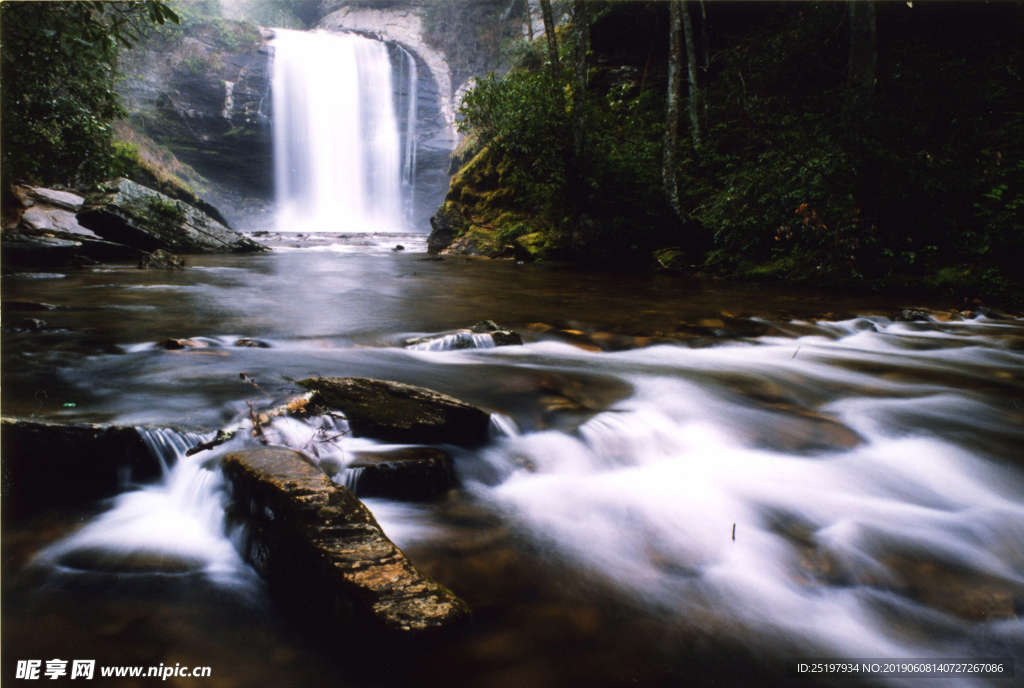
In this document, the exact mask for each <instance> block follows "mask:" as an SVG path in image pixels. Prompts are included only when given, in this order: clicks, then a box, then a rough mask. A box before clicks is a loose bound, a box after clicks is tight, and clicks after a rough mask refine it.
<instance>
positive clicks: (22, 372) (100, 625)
mask: <svg viewBox="0 0 1024 688" xmlns="http://www.w3.org/2000/svg"><path fill="white" fill-rule="evenodd" d="M276 238H277V237H275V236H271V237H261V240H262V241H264V242H266V243H268V245H271V246H273V245H275V244H274V240H275V239H276ZM410 238H412V237H410ZM332 241H333V243H332ZM398 241H399V242H402V241H405V240H404V239H399V240H398ZM282 243H290V245H291V250H286V251H274V252H273V253H269V254H259V255H227V256H196V257H190V258H189V259H188V260H187V267H186V269H185V270H181V271H160V272H152V271H141V270H136V269H133V268H129V267H123V266H119V265H105V266H100V267H98V268H93V269H85V270H77V271H74V272H69V273H67V274H49V275H47V276H46V277H47V278H45V279H22V278H18V277H11V278H5V280H4V294H3V298H4V301H3V312H4V316H5V317H4V325H3V328H4V333H3V336H4V347H3V354H2V355H3V371H4V383H5V384H4V398H3V401H4V411H5V415H7V416H20V417H34V418H37V419H45V420H51V421H65V422H109V423H117V424H119V425H135V426H139V427H140V432H142V434H143V438H144V440H145V441H146V443H147V445H148V446H149V447H150V450H151V452H152V453H153V455H154V456H155V457H157V458H159V460H160V461H162V462H163V465H164V472H163V476H162V478H161V479H159V480H158V481H156V482H151V483H148V484H142V485H138V484H134V483H133V482H132V480H131V476H125V478H126V480H125V490H124V492H123V493H122V494H120V495H119V496H117V497H115V498H113V499H112V500H109V501H107V502H104V503H100V504H96V505H94V506H91V507H68V508H67V509H57V510H49V511H46V512H44V513H42V514H38V515H36V516H34V517H32V518H30V519H26V520H21V521H17V522H10V521H5V523H4V546H5V556H4V569H3V574H4V576H3V578H4V602H5V604H4V612H3V613H4V623H5V625H6V629H5V630H6V633H5V641H6V645H7V648H6V654H7V657H9V658H23V659H28V658H45V659H49V658H51V657H62V658H63V657H68V658H71V657H72V656H73V657H75V658H78V657H88V658H92V657H95V658H97V659H99V660H101V663H103V662H106V663H108V664H133V663H135V664H139V665H142V664H153V665H155V664H158V663H164V664H173V663H175V662H181V663H186V662H187V663H189V664H193V665H209V666H211V667H212V668H213V676H214V677H215V678H219V684H221V685H382V684H394V685H444V686H449V685H451V686H498V685H506V684H507V683H508V682H511V681H514V682H516V683H517V684H520V685H537V686H547V685H551V686H556V685H616V684H620V683H629V684H630V685H651V686H653V685H679V684H680V682H689V681H696V682H699V683H702V684H703V683H709V684H710V683H712V682H713V683H714V684H715V685H736V686H740V685H782V684H784V683H787V682H788V681H791V680H792V679H787V678H786V674H785V672H786V670H785V660H786V659H787V658H793V657H821V658H826V657H828V658H888V659H895V658H996V657H1001V658H1014V659H1016V661H1017V664H1018V671H1019V670H1020V666H1021V664H1020V663H1021V661H1022V660H1024V650H1022V648H1024V623H1022V620H1021V619H1022V616H1024V479H1022V478H1024V472H1022V471H1024V454H1022V448H1024V353H1022V344H1024V322H1022V321H1020V320H1013V319H1010V318H1001V317H999V316H998V314H994V313H991V312H988V314H987V315H986V314H985V313H979V312H966V311H965V312H963V313H960V312H956V311H954V310H952V309H951V308H950V307H948V306H947V307H944V306H942V305H938V306H936V307H935V308H934V309H933V310H917V311H906V310H905V309H904V308H903V307H904V306H906V304H901V303H897V302H895V301H892V300H889V299H885V298H881V297H879V298H875V299H864V298H846V297H838V296H835V295H821V294H814V293H799V292H794V291H788V290H785V289H781V288H766V287H763V286H750V285H716V284H713V283H702V282H697V281H687V280H680V279H678V278H670V277H666V276H657V275H655V276H644V277H636V276H625V275H597V274H592V273H579V272H574V271H552V270H546V269H544V268H542V267H538V266H529V265H526V266H524V265H516V264H514V263H512V262H483V261H472V260H465V259H446V260H441V261H439V260H430V259H428V258H426V256H425V254H424V253H421V252H418V251H417V250H416V249H419V250H420V251H422V245H421V244H416V243H414V242H412V241H405V243H408V245H409V246H410V250H406V251H392V250H391V248H393V244H394V243H396V242H395V240H394V237H385V238H383V239H380V240H376V241H374V240H370V239H369V237H367V236H361V237H356V238H354V239H345V238H337V239H335V240H331V241H329V240H327V239H325V238H323V237H320V238H318V239H317V240H315V241H310V242H307V243H303V242H302V241H301V240H299V239H296V238H295V237H294V236H293V237H290V238H287V239H284V240H282ZM26 318H32V319H35V320H38V321H42V325H38V324H36V325H34V326H33V327H31V328H30V327H28V326H22V325H20V324H19V323H20V322H21V321H22V320H24V319H26ZM489 319H490V320H494V321H495V322H497V323H500V325H501V326H502V327H508V328H512V329H515V330H517V331H519V332H520V333H522V335H523V340H524V345H522V346H500V347H494V346H493V342H488V341H487V338H488V335H486V334H475V335H473V336H472V337H469V338H468V339H467V337H465V336H463V337H461V339H460V337H458V336H456V335H454V334H453V333H456V332H458V331H460V330H461V329H462V328H467V327H469V326H470V325H473V324H474V323H478V322H480V321H484V320H489ZM435 335H436V338H435V339H433V340H431V344H430V345H429V346H411V347H406V346H404V343H405V342H406V341H408V340H410V339H413V338H422V337H429V336H435ZM446 335H447V337H448V338H447V339H445V336H446ZM171 338H174V339H178V340H180V341H184V342H185V344H184V345H183V346H182V347H181V348H175V349H169V348H167V346H166V344H165V342H166V341H167V340H168V339H171ZM242 341H248V342H252V344H248V345H239V344H238V343H239V342H242ZM446 341H447V342H448V343H449V344H448V345H445V344H444V342H446ZM456 342H461V343H459V344H458V346H459V347H461V348H455V346H456ZM470 344H472V346H470ZM243 374H244V375H243ZM316 375H322V376H325V377H328V376H360V377H371V378H378V379H383V380H393V381H396V382H402V383H407V384H413V385H418V386H422V387H427V388H429V389H433V390H436V391H438V392H442V393H444V394H448V395H451V396H453V397H455V398H457V399H461V400H463V401H465V402H467V403H470V404H473V405H476V406H479V407H481V408H483V409H485V410H487V411H489V412H491V413H492V427H491V438H490V440H489V442H488V443H487V444H486V445H484V446H483V447H480V448H475V449H466V448H459V447H454V446H445V447H442V449H444V450H445V451H446V452H447V453H448V454H449V455H450V456H451V457H452V458H453V461H454V466H455V472H456V474H457V479H458V484H459V486H458V487H457V488H456V489H454V490H452V491H451V492H449V493H448V494H447V495H444V496H442V497H441V498H439V499H436V500H434V501H430V502H409V501H394V500H388V499H382V498H372V499H366V500H365V501H366V503H367V505H368V506H369V507H370V509H371V511H372V512H373V513H374V515H375V516H376V518H377V519H378V521H379V522H380V524H381V526H382V527H383V529H384V531H385V532H386V534H387V535H388V536H389V537H390V538H391V539H392V540H393V541H394V542H395V543H396V544H397V545H398V546H399V547H401V548H402V550H403V551H404V552H405V553H406V554H407V555H408V557H409V558H410V559H411V560H412V561H413V562H414V563H415V564H416V566H417V567H419V568H420V569H422V570H423V571H424V572H426V573H427V574H428V575H430V576H431V577H433V578H434V579H436V580H437V581H438V582H439V583H441V584H442V585H445V586H447V587H448V588H450V589H451V590H452V591H454V592H455V593H456V594H457V595H459V596H460V597H462V598H463V599H464V600H465V601H466V602H467V603H468V604H469V606H470V608H471V609H472V612H473V619H472V621H471V622H469V623H468V624H467V625H466V626H465V627H464V628H462V629H460V630H459V632H458V633H456V634H455V635H454V636H453V637H450V638H448V639H446V640H445V641H444V642H442V643H441V644H439V645H437V646H435V647H432V648H431V649H430V650H429V651H425V652H422V653H419V654H414V655H413V656H411V657H409V658H406V659H403V661H402V662H391V663H388V662H384V665H385V668H380V666H379V664H374V665H373V666H375V667H376V668H374V669H373V670H372V671H371V670H369V669H360V668H359V667H358V666H354V665H361V664H365V663H366V660H365V658H362V657H360V658H356V657H351V656H348V655H346V652H345V648H344V647H342V648H339V647H336V646H330V645H324V644H322V641H321V640H320V639H318V638H317V637H315V636H314V637H311V636H310V634H309V632H308V631H306V630H304V629H303V627H302V623H301V621H295V620H293V619H289V617H288V616H287V615H286V614H284V613H283V612H284V611H285V610H282V609H280V607H279V605H277V604H275V603H273V602H272V601H271V600H270V598H269V597H268V595H267V592H266V590H265V588H264V587H263V584H262V583H261V581H260V580H259V579H258V577H257V576H256V575H255V574H254V573H253V571H252V569H251V568H249V566H248V565H247V564H246V563H245V561H244V560H243V557H242V556H241V555H240V554H239V551H238V543H239V542H240V539H241V533H240V532H239V526H237V525H233V524H232V523H231V522H230V520H229V519H227V518H226V516H225V513H226V511H225V509H226V507H228V506H229V505H230V500H231V497H230V494H229V492H228V490H226V488H225V484H224V479H223V477H222V475H221V472H220V469H219V467H218V462H217V460H216V459H217V457H218V456H219V455H222V454H224V453H226V452H229V451H234V450H237V449H239V448H241V447H244V446H246V445H254V444H256V443H257V439H255V438H253V437H251V432H249V430H251V425H250V426H247V425H246V423H247V422H248V421H247V418H248V417H249V413H250V407H251V408H254V409H256V410H260V409H263V408H269V407H270V406H271V405H272V404H274V403H276V402H279V401H280V400H281V399H283V398H287V397H288V396H290V395H294V394H296V393H298V392H300V391H301V390H299V389H298V388H297V387H296V381H298V380H301V379H303V378H308V377H310V376H316ZM233 423H234V424H239V425H240V426H241V428H242V431H241V432H239V433H238V435H237V436H236V438H235V439H233V440H231V442H229V443H227V444H225V445H222V446H220V447H217V448H216V449H213V450H210V451H204V452H199V453H197V454H194V455H193V456H186V455H185V450H186V449H187V448H189V447H191V446H194V445H195V444H198V443H199V442H200V441H204V440H208V439H210V438H211V437H212V436H213V435H212V431H213V430H215V429H217V428H221V427H226V426H228V425H231V424H233ZM172 427H173V428H178V429H170V428H172ZM346 430H347V426H346V424H345V421H344V420H343V419H338V418H333V417H330V416H319V417H313V418H310V419H307V420H300V419H296V418H285V417H282V418H276V419H274V420H273V422H272V424H271V425H270V426H269V427H268V428H266V429H265V439H266V441H268V442H269V443H271V444H277V445H282V446H289V447H292V448H293V449H296V450H298V451H300V452H302V453H303V454H304V455H305V456H307V458H309V460H311V461H314V462H316V463H318V464H319V465H321V467H323V468H324V470H325V472H327V473H329V474H331V475H332V476H333V479H334V480H335V481H336V482H339V483H342V484H347V485H349V486H350V487H354V488H356V490H357V492H358V481H359V470H360V469H348V468H346V466H347V464H348V463H351V462H352V457H353V456H354V455H355V454H357V453H358V452H361V451H380V450H388V449H393V448H395V447H394V446H393V445H385V444H384V443H382V442H378V441H375V440H371V439H366V438H355V437H352V436H351V435H350V434H346ZM54 480H59V476H54ZM7 668H8V667H7V666H6V665H5V671H6V669H7ZM1013 680H1014V679H1011V678H991V677H987V678H981V677H975V678H969V677H957V678H945V679H931V683H930V685H949V686H985V685H993V686H997V685H1012V683H1013ZM634 682H635V683H634ZM841 682H842V683H843V685H849V684H851V683H858V682H866V681H863V680H862V679H857V678H852V679H842V680H841ZM883 683H884V684H886V685H911V684H913V685H916V684H915V683H914V682H913V681H912V680H911V679H896V678H893V679H886V680H884V681H883Z"/></svg>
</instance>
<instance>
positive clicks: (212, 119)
mask: <svg viewBox="0 0 1024 688" xmlns="http://www.w3.org/2000/svg"><path fill="white" fill-rule="evenodd" d="M131 52H133V53H136V54H134V55H132V56H131V59H130V61H129V62H126V63H125V64H124V65H122V66H123V68H124V71H125V72H126V73H127V74H128V78H126V79H125V82H124V84H123V85H122V89H121V91H122V95H123V96H124V97H125V100H126V102H127V104H128V106H129V109H130V111H131V113H132V115H131V121H132V124H133V125H134V126H135V127H137V128H138V129H140V130H141V131H142V132H143V133H145V134H146V135H147V136H149V137H151V138H152V139H154V140H155V141H156V142H157V143H159V144H161V145H163V146H165V147H167V148H168V149H169V150H170V151H171V152H172V153H174V154H175V156H177V157H178V159H180V160H181V161H182V162H185V163H187V164H189V165H191V166H192V167H193V168H195V170H196V171H197V172H199V173H200V174H202V175H203V176H204V177H206V178H207V179H208V180H209V181H210V183H211V188H210V189H208V190H206V193H204V194H202V195H204V196H206V197H208V198H210V199H211V200H212V202H213V203H214V204H215V205H217V206H219V207H220V208H221V210H222V211H223V212H224V214H225V215H226V216H227V219H228V220H229V221H230V222H231V224H233V225H235V226H237V227H239V228H242V229H248V228H252V227H253V226H262V225H263V224H266V220H268V219H269V218H270V216H271V213H270V212H269V210H268V208H269V207H270V205H271V204H272V202H273V199H274V151H273V135H272V132H271V126H270V125H271V115H272V113H271V110H270V107H271V99H270V81H269V72H268V68H269V65H270V50H269V48H268V47H267V46H266V43H265V42H263V43H261V44H260V45H258V46H254V47H252V48H250V49H248V50H244V51H239V52H225V51H223V50H220V49H217V48H216V47H214V46H212V45H208V44H204V43H203V42H202V41H199V40H197V39H193V38H187V39H185V40H184V41H183V43H182V45H181V46H179V47H176V48H174V49H173V50H168V51H160V50H145V51H131Z"/></svg>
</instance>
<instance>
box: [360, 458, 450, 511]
mask: <svg viewBox="0 0 1024 688" xmlns="http://www.w3.org/2000/svg"><path fill="white" fill-rule="evenodd" d="M348 468H349V470H353V471H356V472H357V473H356V475H358V478H357V479H356V480H355V481H354V483H353V485H352V488H353V489H354V490H355V493H356V495H357V496H359V497H384V498H387V499H405V500H410V501H422V500H430V499H434V498H436V497H440V496H441V495H443V494H445V493H446V492H448V490H450V489H452V488H453V487H455V484H456V480H455V468H454V466H453V465H452V459H451V457H450V456H448V454H446V453H445V452H443V451H441V450H440V449H435V448H433V447H403V448H401V449H385V450H381V451H372V452H371V451H360V452H356V453H355V457H354V458H353V460H352V463H350V464H349V465H348Z"/></svg>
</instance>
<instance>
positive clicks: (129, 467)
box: [0, 418, 161, 518]
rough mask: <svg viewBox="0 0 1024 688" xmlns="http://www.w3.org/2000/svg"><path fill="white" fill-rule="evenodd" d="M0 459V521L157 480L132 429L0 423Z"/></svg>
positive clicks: (151, 462) (11, 420) (154, 464)
mask: <svg viewBox="0 0 1024 688" xmlns="http://www.w3.org/2000/svg"><path fill="white" fill-rule="evenodd" d="M0 455H2V456H3V463H2V465H3V481H2V494H3V512H4V516H5V517H10V516H13V517H15V518H19V517H22V516H27V515H29V514H32V513H35V512H37V511H40V510H42V509H46V508H51V507H56V506H63V505H67V504H84V503H87V502H91V501H95V500H97V499H102V498H104V497H110V496H113V495H115V494H117V493H118V492H120V491H121V490H123V489H124V482H125V479H126V478H129V477H130V478H131V479H132V480H133V481H144V480H151V479H154V478H157V477H159V476H160V474H161V468H160V464H159V462H158V461H157V460H156V459H154V458H153V456H152V455H151V454H150V452H149V450H148V449H147V448H146V444H145V442H143V440H142V437H141V436H140V435H139V432H138V431H137V430H136V429H135V428H133V427H121V426H113V425H88V424H81V423H74V424H62V423H50V422H45V421H38V420H29V419H23V418H3V419H0Z"/></svg>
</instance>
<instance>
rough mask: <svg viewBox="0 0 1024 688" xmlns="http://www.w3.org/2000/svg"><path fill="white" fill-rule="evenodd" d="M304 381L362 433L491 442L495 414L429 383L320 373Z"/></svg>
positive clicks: (418, 440)
mask: <svg viewBox="0 0 1024 688" xmlns="http://www.w3.org/2000/svg"><path fill="white" fill-rule="evenodd" d="M299 384H300V385H302V386H303V387H305V388H306V389H309V390H311V391H313V392H314V393H315V396H314V398H313V403H314V404H315V405H316V406H322V407H326V408H333V409H338V410H339V411H341V412H342V413H344V414H345V417H346V418H347V419H348V423H349V427H351V428H352V433H353V435H355V436H356V437H369V438H372V439H377V440H383V441H385V442H396V443H399V444H455V445H458V446H462V447H474V446H479V445H481V444H483V443H485V442H486V441H487V436H488V430H489V428H490V418H491V417H490V414H489V413H487V412H486V411H482V410H480V409H478V408H476V407H475V406H470V405H469V404H465V403H463V402H461V401H459V400H458V399H453V398H452V397H449V396H446V395H444V394H439V393H437V392H434V391H431V390H429V389H424V388H423V387H413V386H412V385H404V384H401V383H398V382H387V381H384V380H372V379H370V378H363V377H330V378H327V377H317V378H310V379H307V380H302V381H301V382H299Z"/></svg>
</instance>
